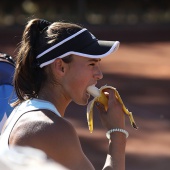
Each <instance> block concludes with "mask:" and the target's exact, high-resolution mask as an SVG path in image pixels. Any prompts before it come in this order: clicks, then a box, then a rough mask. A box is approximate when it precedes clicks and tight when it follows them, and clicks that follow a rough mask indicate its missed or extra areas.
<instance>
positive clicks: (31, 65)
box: [13, 19, 49, 106]
mask: <svg viewBox="0 0 170 170" xmlns="http://www.w3.org/2000/svg"><path fill="white" fill-rule="evenodd" d="M48 24H49V23H48ZM48 24H47V23H46V22H44V20H40V19H33V20H30V21H29V22H28V24H27V25H26V28H25V30H24V33H23V36H22V41H21V44H20V49H19V52H18V55H17V61H16V70H15V74H14V87H15V91H16V94H17V96H18V101H16V102H15V103H14V104H13V105H14V106H15V105H17V104H19V103H21V102H22V101H24V100H27V99H30V98H36V97H37V95H38V92H39V90H40V87H41V83H42V82H43V81H44V80H45V74H44V69H41V68H39V67H37V62H36V55H37V50H38V49H39V48H41V46H43V44H44V43H43V41H42V38H41V37H42V35H41V34H43V33H44V32H43V31H44V28H46V27H47V26H48ZM43 37H44V36H43Z"/></svg>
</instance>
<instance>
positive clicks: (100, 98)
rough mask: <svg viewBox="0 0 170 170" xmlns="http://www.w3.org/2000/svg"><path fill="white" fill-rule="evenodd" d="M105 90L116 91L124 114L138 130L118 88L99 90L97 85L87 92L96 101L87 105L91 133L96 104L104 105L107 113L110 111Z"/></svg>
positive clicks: (90, 87)
mask: <svg viewBox="0 0 170 170" xmlns="http://www.w3.org/2000/svg"><path fill="white" fill-rule="evenodd" d="M104 89H113V90H114V91H115V96H116V98H117V100H118V101H119V102H120V103H121V104H122V109H123V111H124V113H125V114H127V115H128V116H129V119H130V123H131V125H132V127H133V128H135V129H137V128H138V127H137V126H136V123H135V121H134V118H133V115H132V112H129V111H128V109H127V108H126V107H125V105H124V103H123V101H122V99H121V97H120V95H119V93H118V91H117V90H116V88H114V87H112V86H102V87H101V88H100V89H98V88H97V87H95V85H92V86H89V87H88V88H87V92H88V93H89V94H91V95H92V96H93V97H94V99H93V100H92V101H90V102H89V103H88V105H87V122H88V126H89V130H90V133H92V132H93V107H94V103H95V102H100V103H102V104H103V105H104V108H105V110H106V111H107V109H108V98H107V97H106V95H105V94H104V92H103V90H104Z"/></svg>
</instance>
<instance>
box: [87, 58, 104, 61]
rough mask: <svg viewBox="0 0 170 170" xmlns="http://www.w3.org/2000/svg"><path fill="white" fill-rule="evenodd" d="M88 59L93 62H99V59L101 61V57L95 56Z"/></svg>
mask: <svg viewBox="0 0 170 170" xmlns="http://www.w3.org/2000/svg"><path fill="white" fill-rule="evenodd" d="M88 61H90V62H91V61H93V62H99V61H101V59H100V58H97V59H95V58H91V59H89V60H88Z"/></svg>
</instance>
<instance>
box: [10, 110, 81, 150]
mask: <svg viewBox="0 0 170 170" xmlns="http://www.w3.org/2000/svg"><path fill="white" fill-rule="evenodd" d="M10 144H18V145H28V146H32V147H35V148H39V149H42V150H46V151H48V152H53V151H54V148H55V149H57V150H58V152H60V150H61V151H63V150H62V149H61V148H62V146H64V147H65V148H67V149H70V150H73V148H74V147H77V146H78V147H80V143H79V139H78V136H77V133H76V130H75V128H74V127H73V125H72V124H71V123H70V122H69V121H68V120H66V119H64V118H62V117H59V116H57V115H55V114H54V113H53V112H51V111H49V110H41V111H34V112H29V113H26V114H24V115H23V116H22V117H21V118H20V119H19V121H18V122H17V123H16V125H15V127H14V129H13V131H12V133H11V137H10ZM70 146H71V147H70Z"/></svg>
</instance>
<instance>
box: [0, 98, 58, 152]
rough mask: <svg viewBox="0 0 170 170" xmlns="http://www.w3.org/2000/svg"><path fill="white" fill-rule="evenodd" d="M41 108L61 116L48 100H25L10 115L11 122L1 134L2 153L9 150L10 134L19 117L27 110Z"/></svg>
mask: <svg viewBox="0 0 170 170" xmlns="http://www.w3.org/2000/svg"><path fill="white" fill-rule="evenodd" d="M40 109H46V110H50V111H52V112H53V113H55V114H56V115H58V116H60V117H61V115H60V113H59V112H58V111H57V109H56V107H55V106H54V105H53V104H52V103H50V102H48V101H45V100H39V99H31V100H27V101H24V102H23V103H21V104H20V105H19V106H17V107H16V108H15V109H14V110H13V111H12V113H11V114H10V116H9V123H8V125H7V126H6V129H5V130H4V131H3V133H2V134H1V136H0V154H2V153H3V152H4V151H6V150H9V145H8V143H9V136H10V133H11V131H12V129H13V127H14V125H15V124H16V122H17V121H18V120H19V118H20V117H21V116H22V115H23V114H25V113H26V112H29V111H34V110H40Z"/></svg>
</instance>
